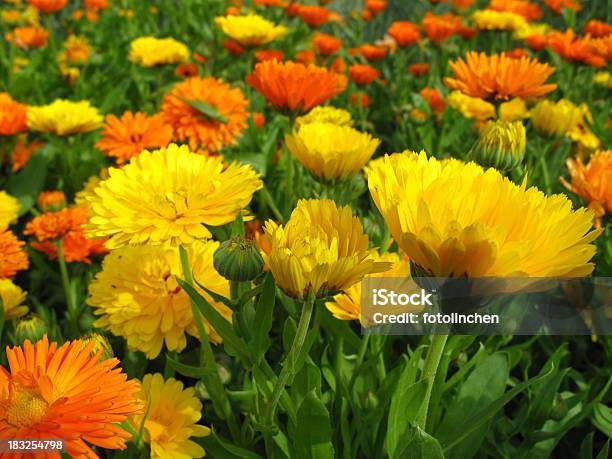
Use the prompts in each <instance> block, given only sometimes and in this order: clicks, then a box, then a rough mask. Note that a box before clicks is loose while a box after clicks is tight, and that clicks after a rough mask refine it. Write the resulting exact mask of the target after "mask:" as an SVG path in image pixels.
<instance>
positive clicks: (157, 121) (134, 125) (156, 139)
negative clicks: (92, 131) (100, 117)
mask: <svg viewBox="0 0 612 459" xmlns="http://www.w3.org/2000/svg"><path fill="white" fill-rule="evenodd" d="M171 140H172V126H170V125H169V124H167V123H166V122H165V121H164V118H163V116H162V115H160V114H157V115H152V116H148V115H146V114H144V113H141V112H136V113H132V112H125V113H124V114H123V115H121V118H117V117H116V116H115V115H108V116H107V117H106V120H105V124H104V130H103V131H102V138H101V139H100V140H99V141H98V143H96V147H97V148H99V149H100V150H102V152H103V153H104V154H105V155H106V156H109V157H112V158H115V160H116V162H117V164H123V163H125V162H126V161H129V160H130V159H131V158H133V157H134V156H136V155H138V154H139V153H140V152H141V151H142V150H150V149H155V148H164V147H166V146H168V144H169V143H170V141H171Z"/></svg>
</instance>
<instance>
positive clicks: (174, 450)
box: [131, 373, 210, 459]
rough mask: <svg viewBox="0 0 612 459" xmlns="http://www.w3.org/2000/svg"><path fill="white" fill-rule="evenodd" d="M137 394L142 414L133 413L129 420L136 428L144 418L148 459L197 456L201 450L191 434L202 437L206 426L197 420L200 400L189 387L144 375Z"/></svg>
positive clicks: (200, 409)
mask: <svg viewBox="0 0 612 459" xmlns="http://www.w3.org/2000/svg"><path fill="white" fill-rule="evenodd" d="M140 387H141V388H140V393H139V394H138V397H139V399H140V400H142V402H143V403H144V405H145V407H148V408H145V411H146V413H147V414H146V417H145V415H138V416H134V417H133V418H132V419H131V423H132V426H133V428H134V429H136V431H138V429H139V428H140V425H141V424H142V422H143V420H144V430H145V441H146V442H147V443H148V444H149V445H150V447H151V458H152V459H166V458H176V459H179V458H200V457H204V456H205V451H204V449H203V448H202V447H201V446H200V445H198V444H197V443H196V442H194V441H192V440H191V438H192V437H206V436H207V435H209V434H210V429H209V428H208V427H206V426H203V425H201V424H198V423H197V422H198V421H199V420H200V419H201V417H202V402H200V400H198V398H197V397H196V396H195V389H194V388H193V387H188V388H186V389H184V388H183V383H182V382H180V381H177V380H176V379H174V378H169V379H167V380H165V381H164V378H163V376H162V375H161V374H159V373H155V374H147V375H145V376H144V378H143V380H142V384H141V386H140Z"/></svg>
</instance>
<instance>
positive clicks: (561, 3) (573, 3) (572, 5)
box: [542, 0, 582, 14]
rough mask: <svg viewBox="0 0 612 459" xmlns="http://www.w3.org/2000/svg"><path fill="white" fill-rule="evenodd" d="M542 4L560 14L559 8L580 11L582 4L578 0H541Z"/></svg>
mask: <svg viewBox="0 0 612 459" xmlns="http://www.w3.org/2000/svg"><path fill="white" fill-rule="evenodd" d="M542 2H544V4H545V5H546V6H547V7H548V8H549V9H550V10H551V11H552V12H553V13H555V14H561V8H567V9H568V10H574V11H580V10H581V9H582V5H581V4H580V2H579V1H578V0H542Z"/></svg>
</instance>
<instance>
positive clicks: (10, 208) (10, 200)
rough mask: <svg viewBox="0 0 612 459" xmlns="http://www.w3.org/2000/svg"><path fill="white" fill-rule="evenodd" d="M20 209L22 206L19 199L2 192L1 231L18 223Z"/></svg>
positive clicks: (0, 199) (0, 203)
mask: <svg viewBox="0 0 612 459" xmlns="http://www.w3.org/2000/svg"><path fill="white" fill-rule="evenodd" d="M20 208H21V205H20V204H19V201H18V200H17V199H15V198H14V197H12V196H11V195H10V194H8V193H7V192H6V191H2V190H0V231H1V230H3V229H5V228H6V227H7V226H9V225H12V224H13V223H15V222H16V221H17V216H18V215H19V209H20Z"/></svg>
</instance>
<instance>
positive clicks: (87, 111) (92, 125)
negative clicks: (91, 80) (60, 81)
mask: <svg viewBox="0 0 612 459" xmlns="http://www.w3.org/2000/svg"><path fill="white" fill-rule="evenodd" d="M101 125H102V115H100V113H99V112H98V109H97V108H95V107H92V106H91V105H90V104H89V102H88V101H85V100H83V101H80V102H72V101H69V100H62V99H56V100H55V101H53V102H52V103H50V104H48V105H42V106H38V107H35V106H30V107H29V108H28V127H29V128H30V129H31V130H33V131H39V132H51V133H53V134H57V135H62V136H63V135H70V134H78V133H81V132H89V131H93V130H95V129H98V128H99V127H100V126H101Z"/></svg>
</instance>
